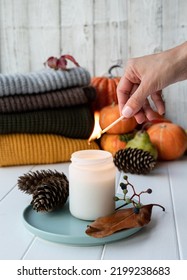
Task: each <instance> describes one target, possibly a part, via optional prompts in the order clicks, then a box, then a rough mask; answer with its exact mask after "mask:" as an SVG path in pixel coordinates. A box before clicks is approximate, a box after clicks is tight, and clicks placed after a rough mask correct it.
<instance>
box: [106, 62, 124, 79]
mask: <svg viewBox="0 0 187 280" xmlns="http://www.w3.org/2000/svg"><path fill="white" fill-rule="evenodd" d="M114 68H122V67H121V65H119V64H115V65H113V66H111V67H110V68H109V69H108V74H109V78H112V77H114V75H113V74H112V70H113V69H114Z"/></svg>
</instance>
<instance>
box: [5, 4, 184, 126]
mask: <svg viewBox="0 0 187 280" xmlns="http://www.w3.org/2000/svg"><path fill="white" fill-rule="evenodd" d="M186 13H187V1H186V0H164V1H162V0H142V1H139V0H78V1H75V0H0V72H2V73H12V72H28V71H36V70H38V69H41V68H42V67H44V66H43V63H44V61H45V60H46V59H47V58H48V57H49V56H60V55H62V54H71V55H73V56H74V57H75V58H76V60H77V61H78V62H79V63H80V65H82V66H84V67H86V68H87V69H88V70H89V71H90V73H91V75H92V76H100V75H104V74H106V73H107V71H108V69H109V67H110V66H111V65H113V64H116V63H120V64H121V65H122V67H123V68H125V65H126V62H127V60H128V59H129V58H130V57H136V56H141V55H145V54H151V53H156V52H160V51H162V50H166V49H168V48H171V47H174V46H176V45H177V44H180V43H182V42H183V41H185V40H186V38H187V17H186ZM69 65H70V66H71V64H69ZM123 71H124V70H123V69H121V70H119V69H118V72H116V75H117V74H118V75H122V74H123ZM163 92H164V96H165V101H166V116H167V117H168V118H170V119H172V121H174V122H176V123H178V124H180V125H181V126H183V127H185V128H187V124H186V119H187V110H186V103H187V93H186V92H187V82H181V83H178V84H175V85H172V86H170V87H168V88H166V89H165V90H164V91H163Z"/></svg>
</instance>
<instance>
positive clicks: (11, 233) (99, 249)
mask: <svg viewBox="0 0 187 280" xmlns="http://www.w3.org/2000/svg"><path fill="white" fill-rule="evenodd" d="M68 166H69V163H63V164H52V165H37V166H16V167H6V168H0V259H1V260H10V259H11V260H20V259H21V260H35V259H38V260H50V259H54V260H60V259H61V260H62V259H64V260H71V259H74V260H75V259H77V260H83V259H87V260H89V259H90V260H100V259H103V260H125V259H127V260H137V259H138V260H147V259H150V260H155V259H156V260H163V259H164V260H179V259H184V260H186V259H187V217H186V205H187V201H186V199H187V157H183V158H182V159H180V160H178V161H172V162H162V163H159V164H158V165H157V167H156V168H155V169H154V170H153V171H152V172H151V173H150V174H149V175H144V176H143V175H132V174H128V176H129V181H130V182H131V183H133V184H134V186H135V188H136V190H137V192H139V191H141V190H145V189H147V188H148V187H150V188H152V190H153V192H152V194H150V195H148V194H145V195H143V196H142V200H141V201H142V202H143V203H159V204H162V205H163V206H164V207H165V208H166V212H163V211H162V209H161V208H158V207H154V208H153V212H152V220H151V222H150V223H149V224H148V225H147V226H146V227H144V228H143V229H142V230H141V231H139V232H138V233H136V234H135V235H132V236H130V237H128V238H125V239H123V240H120V241H117V242H114V243H110V244H107V245H102V246H91V247H77V246H69V245H64V244H59V243H53V242H50V241H47V240H44V239H41V238H39V237H37V236H34V235H33V234H32V233H31V232H29V231H28V230H27V229H26V228H25V226H24V225H23V221H22V212H23V210H24V208H25V207H26V206H27V205H29V204H30V201H31V197H30V196H29V195H26V194H24V193H22V192H21V191H20V190H18V187H17V179H18V177H19V176H20V175H23V174H24V173H27V172H28V171H29V170H32V171H35V170H41V169H52V170H54V169H56V170H58V171H61V172H64V173H65V174H66V175H67V177H68ZM120 176H123V174H120V173H118V172H117V182H118V183H119V181H121V180H120ZM118 183H117V185H118Z"/></svg>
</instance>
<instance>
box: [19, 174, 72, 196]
mask: <svg viewBox="0 0 187 280" xmlns="http://www.w3.org/2000/svg"><path fill="white" fill-rule="evenodd" d="M50 178H56V179H59V180H67V178H66V176H65V175H64V174H63V173H60V172H58V171H56V170H55V171H52V170H40V171H38V170H37V171H35V172H32V171H30V172H28V173H27V174H24V175H23V176H20V177H19V178H18V181H17V184H18V188H19V189H20V190H21V191H24V192H25V193H28V194H33V193H34V191H35V190H36V187H37V186H38V185H41V184H42V182H43V181H45V182H46V181H48V180H49V179H50Z"/></svg>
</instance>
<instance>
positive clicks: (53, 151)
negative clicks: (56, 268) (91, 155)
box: [0, 134, 99, 166]
mask: <svg viewBox="0 0 187 280" xmlns="http://www.w3.org/2000/svg"><path fill="white" fill-rule="evenodd" d="M85 149H99V147H98V145H97V144H96V143H95V142H92V143H91V144H90V145H88V142H87V140H82V139H71V138H66V137H63V136H58V135H49V134H44V135H42V134H35V135H34V134H6V135H0V166H11V165H28V164H50V163H58V162H66V161H70V158H71V154H72V153H73V152H75V151H79V150H85Z"/></svg>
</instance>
